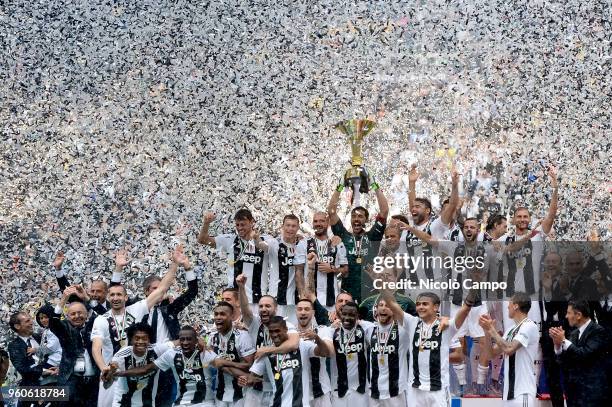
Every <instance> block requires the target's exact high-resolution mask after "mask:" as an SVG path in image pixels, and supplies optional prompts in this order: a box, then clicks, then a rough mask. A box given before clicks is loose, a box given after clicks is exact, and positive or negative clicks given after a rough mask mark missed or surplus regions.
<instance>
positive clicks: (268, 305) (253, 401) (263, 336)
mask: <svg viewBox="0 0 612 407" xmlns="http://www.w3.org/2000/svg"><path fill="white" fill-rule="evenodd" d="M246 282H247V277H246V276H245V275H243V274H241V275H239V276H238V277H237V278H236V283H237V284H238V287H239V296H240V308H241V310H242V322H243V323H244V325H245V326H246V327H247V329H248V331H249V335H250V336H251V340H252V341H253V342H254V343H255V349H256V350H257V351H256V354H255V360H258V359H261V358H263V357H264V356H267V355H269V354H272V353H282V352H289V351H293V350H296V349H297V348H298V346H299V341H300V336H299V335H298V333H297V331H296V330H295V327H294V326H293V325H292V324H289V334H288V339H287V341H285V342H284V343H283V344H282V345H281V346H279V347H277V346H274V343H273V342H272V338H271V336H270V331H269V329H268V325H269V323H270V320H271V319H272V318H273V317H274V316H276V300H275V299H274V297H272V296H269V295H264V296H263V297H262V298H260V299H259V304H258V305H259V313H258V315H254V314H253V312H252V311H251V308H250V307H249V303H248V299H247V296H246V290H245V284H246ZM271 396H272V384H271V382H270V381H269V380H264V381H263V383H256V384H255V385H254V386H253V388H250V389H248V391H247V392H246V395H245V403H244V405H245V407H258V406H262V405H266V402H267V401H268V400H269V399H268V397H271Z"/></svg>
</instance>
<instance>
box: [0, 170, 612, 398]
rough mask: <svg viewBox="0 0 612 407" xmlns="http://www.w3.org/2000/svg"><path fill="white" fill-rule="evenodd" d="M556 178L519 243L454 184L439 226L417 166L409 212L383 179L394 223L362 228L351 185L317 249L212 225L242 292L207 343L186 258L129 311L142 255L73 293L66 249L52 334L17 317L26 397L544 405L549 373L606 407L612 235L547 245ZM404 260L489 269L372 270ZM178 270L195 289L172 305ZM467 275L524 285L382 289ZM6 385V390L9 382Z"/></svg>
mask: <svg viewBox="0 0 612 407" xmlns="http://www.w3.org/2000/svg"><path fill="white" fill-rule="evenodd" d="M549 177H550V182H551V187H552V193H551V194H550V197H551V198H550V203H549V211H548V214H547V216H546V217H545V218H544V219H542V220H541V221H539V222H537V224H536V225H532V219H531V216H530V212H529V210H528V209H527V208H515V210H514V213H513V215H512V223H513V225H514V233H508V231H507V226H508V225H507V217H506V216H505V215H504V214H495V215H492V216H490V217H489V219H488V222H487V224H486V225H481V224H480V222H479V220H478V219H476V218H472V217H464V216H462V211H461V208H462V206H463V204H462V202H461V199H460V198H459V193H458V174H456V173H455V172H453V174H452V188H451V195H450V197H449V199H448V200H446V201H445V202H444V203H443V205H442V209H441V211H440V213H439V214H438V216H434V214H433V213H432V206H431V202H430V201H429V200H428V199H426V198H419V197H416V196H415V190H416V182H417V181H418V178H419V175H418V172H417V170H416V168H415V167H413V168H412V169H411V171H410V174H409V182H410V188H409V207H410V208H411V213H410V216H405V215H394V216H392V217H390V218H389V219H388V204H387V201H386V198H385V196H384V194H383V192H382V191H381V189H380V188H379V187H378V185H377V184H376V182H374V181H373V180H371V186H372V190H373V191H374V193H375V194H376V197H377V200H378V206H379V211H378V214H377V215H376V216H375V217H374V218H373V219H371V217H370V214H369V213H368V211H367V209H365V208H363V207H355V208H353V209H352V211H351V218H350V219H351V224H350V230H349V229H348V228H346V227H345V226H344V225H343V223H342V221H341V219H340V218H339V216H338V214H337V212H336V210H337V206H338V202H339V200H340V194H341V192H342V189H343V184H342V183H340V184H339V185H338V187H337V188H336V191H334V193H333V194H332V197H331V199H330V201H329V205H328V207H327V210H326V211H325V212H317V213H315V214H314V216H313V219H312V225H313V229H314V235H313V236H303V235H301V234H300V219H299V218H298V217H297V216H295V215H292V214H289V215H286V216H285V217H284V219H283V222H282V233H281V236H279V237H272V236H267V235H264V236H260V234H259V233H258V231H257V228H256V224H255V220H254V219H253V216H252V214H251V212H250V211H249V210H248V209H240V210H238V211H237V212H236V213H235V215H234V222H235V229H236V232H235V233H233V234H225V235H218V236H211V235H210V233H209V227H210V225H211V223H213V222H214V221H215V214H213V213H210V212H207V213H205V214H204V219H203V225H202V227H201V230H200V232H199V235H198V242H199V243H200V244H203V245H207V246H210V247H213V248H216V250H217V251H219V252H224V253H225V254H226V255H227V263H228V264H227V277H228V279H227V285H228V288H226V289H224V290H223V292H222V295H221V301H219V302H218V303H217V304H216V306H215V307H214V310H213V313H214V314H213V319H214V326H213V327H209V328H208V329H202V327H200V326H198V327H194V326H189V325H183V324H181V315H180V314H181V312H182V311H183V310H184V309H185V307H186V306H187V305H188V304H189V303H190V302H191V301H192V300H193V299H194V298H195V297H196V295H197V293H198V280H197V278H196V274H195V273H194V272H193V270H192V268H191V264H190V262H189V259H188V257H187V256H186V255H185V254H184V250H183V247H181V246H178V247H177V248H176V249H175V250H174V252H173V253H172V256H171V264H170V267H169V269H168V271H167V272H166V274H165V275H164V276H163V278H160V277H157V276H151V277H148V278H146V279H145V280H144V283H143V294H144V296H143V297H142V298H129V297H128V294H127V292H126V290H125V288H124V286H123V285H122V284H121V281H122V279H123V273H122V270H123V268H124V267H125V266H126V265H127V264H128V263H129V259H128V258H127V257H126V253H125V252H119V253H117V254H116V258H115V265H116V268H115V271H114V273H113V276H112V282H111V283H110V285H106V283H104V282H103V281H99V280H96V281H93V282H91V283H90V285H89V286H88V287H86V288H85V287H82V286H80V285H71V284H70V282H69V280H68V278H67V273H68V271H67V270H64V268H63V267H62V266H63V262H64V256H63V254H62V253H58V255H57V257H56V259H55V261H54V263H53V269H54V273H55V275H56V277H57V280H58V283H59V285H60V288H61V289H62V291H63V295H62V298H61V299H60V300H59V302H57V303H56V304H54V305H51V304H47V305H45V306H43V307H42V308H41V309H40V310H39V311H38V312H37V313H36V315H35V319H36V322H37V324H38V325H39V326H40V327H42V328H43V331H42V333H41V335H40V336H38V335H34V321H33V319H32V316H30V315H29V314H28V313H26V312H17V313H15V314H13V315H12V316H11V318H10V321H9V326H10V328H11V329H12V330H13V331H14V332H15V333H16V337H15V339H14V340H13V341H12V342H11V343H10V344H9V346H8V354H9V356H10V361H11V362H12V364H13V366H14V367H15V369H16V370H17V371H18V372H19V374H20V375H21V382H20V386H38V385H46V386H66V387H67V389H68V395H69V401H67V402H65V405H70V406H74V405H83V406H91V405H98V406H111V405H112V406H167V405H172V404H175V405H203V406H210V405H218V406H231V405H238V406H262V405H263V406H265V405H270V406H283V407H286V406H287V407H288V406H299V405H311V406H331V405H334V406H335V405H345V406H349V405H356V404H357V403H361V405H372V406H379V405H381V406H383V405H384V406H402V407H403V406H412V405H414V406H449V405H450V376H451V372H454V373H453V374H454V375H455V376H456V378H457V380H458V383H459V385H460V386H461V388H460V389H459V392H463V391H464V388H463V386H467V387H470V390H471V391H475V392H477V393H483V394H484V393H487V392H489V390H490V389H488V388H487V386H488V382H489V378H490V377H491V378H492V379H493V387H494V388H498V389H499V392H500V393H501V394H500V395H501V397H502V399H503V400H504V401H503V403H504V405H507V406H519V405H520V406H534V405H535V402H536V397H537V394H538V376H539V370H540V367H541V364H540V363H539V362H540V360H542V362H543V363H542V364H543V365H544V370H545V372H546V377H547V379H548V380H547V382H548V383H547V384H548V388H549V392H550V395H551V400H552V402H553V405H554V406H555V407H557V406H560V405H563V399H564V396H565V398H566V399H567V403H568V405H570V406H571V405H577V403H578V402H580V403H581V404H582V405H593V406H596V405H602V404H603V403H604V400H605V399H606V397H608V396H609V389H610V384H609V383H608V382H607V380H608V379H607V377H606V375H605V374H602V372H606V370H607V371H610V367H611V363H610V355H609V349H610V341H609V337H610V332H612V323H611V321H612V318H611V315H612V297H611V295H610V293H611V289H610V288H611V287H612V284H611V281H612V277H611V275H610V273H609V269H608V265H607V257H606V253H605V252H604V250H603V249H602V245H601V244H600V242H599V241H598V238H597V236H596V235H595V234H592V235H591V236H590V237H589V240H590V242H589V246H588V248H589V250H588V252H579V251H576V250H573V249H572V250H570V251H568V252H566V253H562V252H560V251H557V250H555V247H554V245H547V244H546V243H547V242H546V236H547V235H548V234H549V233H550V231H551V229H552V227H553V223H554V221H555V216H556V212H557V196H558V190H557V189H558V187H557V174H556V172H555V170H554V168H551V169H550V171H549ZM370 221H372V225H371V227H370V228H369V229H366V225H367V224H368V223H369V222H370ZM397 253H403V254H407V255H409V256H410V258H412V259H417V258H434V257H440V258H444V257H452V258H457V257H472V258H474V257H477V256H484V258H486V259H487V261H486V263H485V264H482V265H480V266H478V267H476V266H474V267H471V268H468V269H465V270H461V271H460V270H458V269H454V268H452V267H451V269H449V270H446V269H444V267H437V266H428V265H427V262H424V261H423V262H414V263H410V264H409V265H408V266H407V267H398V266H397V265H395V266H393V267H386V268H385V270H384V271H383V272H382V273H377V272H374V271H373V268H372V264H373V262H374V257H376V256H379V257H393V256H394V255H395V254H397ZM587 260H588V261H587ZM179 269H182V270H184V274H185V280H186V284H187V289H186V290H185V291H184V293H183V294H181V295H180V296H179V297H177V298H166V293H167V290H168V288H169V287H170V286H171V284H172V283H173V281H174V280H175V279H176V276H177V272H178V271H179ZM468 277H470V278H473V279H474V280H483V279H488V280H498V281H504V282H505V283H507V288H506V290H505V291H504V292H499V293H485V292H482V291H481V290H476V289H471V290H469V289H462V288H461V289H456V290H452V291H451V292H445V293H441V292H431V291H427V290H407V291H405V292H400V291H398V290H393V289H384V290H380V291H374V290H371V285H372V281H373V280H375V279H381V280H383V281H385V282H396V281H399V280H400V279H406V280H410V281H414V282H419V281H422V280H433V281H444V280H447V279H451V280H455V281H462V280H464V279H466V278H468ZM596 321H597V322H596ZM465 337H469V338H471V340H472V341H473V346H472V349H471V351H470V355H476V356H477V357H476V358H473V360H472V362H473V363H474V365H475V366H474V368H472V369H471V371H472V374H471V377H470V379H471V380H470V381H471V382H474V386H472V383H469V384H468V383H467V381H468V380H467V378H468V375H467V374H466V371H467V368H466V364H467V361H466V357H465V354H466V353H467V346H468V341H466V340H465ZM587 340H588V346H586V345H585V344H584V343H582V342H585V341H587ZM539 352H542V356H539ZM3 360H6V357H5V358H3ZM5 365H6V363H3V366H5ZM502 366H503V373H501V372H500V370H501V369H500V368H501V367H502ZM611 373H612V372H611ZM0 374H1V376H2V377H0V379H5V374H6V369H3V370H2V371H0ZM561 376H562V377H563V379H562V380H561ZM561 382H563V386H562V385H561ZM29 403H30V402H28V401H23V400H22V401H20V404H21V405H29ZM559 403H560V404H559Z"/></svg>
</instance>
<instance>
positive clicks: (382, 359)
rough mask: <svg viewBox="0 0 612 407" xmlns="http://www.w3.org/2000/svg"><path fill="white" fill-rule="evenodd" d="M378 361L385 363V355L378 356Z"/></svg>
mask: <svg viewBox="0 0 612 407" xmlns="http://www.w3.org/2000/svg"><path fill="white" fill-rule="evenodd" d="M378 363H380V364H381V365H384V364H385V357H384V356H381V357H380V358H378Z"/></svg>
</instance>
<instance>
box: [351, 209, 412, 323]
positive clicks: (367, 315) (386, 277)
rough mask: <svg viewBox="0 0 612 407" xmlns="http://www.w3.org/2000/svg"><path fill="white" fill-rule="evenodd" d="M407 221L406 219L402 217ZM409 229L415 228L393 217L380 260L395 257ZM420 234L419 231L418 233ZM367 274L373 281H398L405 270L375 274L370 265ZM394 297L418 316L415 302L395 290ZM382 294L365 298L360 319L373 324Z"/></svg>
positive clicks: (381, 248)
mask: <svg viewBox="0 0 612 407" xmlns="http://www.w3.org/2000/svg"><path fill="white" fill-rule="evenodd" d="M402 218H404V220H407V219H405V217H403V216H402ZM403 228H407V229H409V230H413V229H414V228H413V227H412V226H410V225H408V224H406V223H404V222H403V220H400V218H397V217H392V219H391V221H390V222H389V226H387V228H386V229H385V240H384V241H383V243H382V244H381V246H380V250H379V252H378V257H379V258H380V259H384V258H385V257H394V256H395V255H396V253H397V251H398V249H399V247H400V236H401V234H402V229H403ZM416 232H418V231H416ZM366 272H367V273H368V275H369V276H370V278H371V279H372V281H375V280H382V281H387V282H389V281H397V280H398V278H399V277H400V276H401V275H402V273H403V272H404V270H403V269H402V268H400V267H397V266H396V267H393V268H385V269H384V271H383V272H382V273H377V272H374V268H373V266H372V265H368V267H366ZM393 295H394V296H395V300H396V301H397V302H398V303H399V304H400V305H401V307H402V309H403V310H404V311H406V312H407V313H409V314H411V315H416V308H415V306H414V302H413V301H412V300H411V299H410V298H408V297H406V296H405V295H403V294H402V293H400V292H398V291H397V290H394V293H393ZM379 297H380V294H379V293H378V292H375V294H373V295H370V296H369V297H367V298H365V299H364V300H363V301H362V302H361V303H360V304H359V317H360V318H361V319H363V320H365V321H371V322H373V321H374V320H375V318H374V310H375V308H376V304H377V303H378V299H379Z"/></svg>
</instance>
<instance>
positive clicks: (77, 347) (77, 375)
mask: <svg viewBox="0 0 612 407" xmlns="http://www.w3.org/2000/svg"><path fill="white" fill-rule="evenodd" d="M85 295H86V294H85V290H84V289H83V288H82V287H80V286H74V287H68V288H67V289H66V290H64V295H63V297H62V301H61V302H60V304H59V305H58V306H57V307H56V308H55V310H54V311H55V312H54V314H53V315H52V316H51V318H50V319H49V329H50V330H51V332H53V333H54V334H55V336H57V338H58V339H59V341H60V344H61V345H62V350H63V351H62V360H61V361H60V365H59V375H58V380H57V382H58V385H60V386H67V387H68V395H69V401H68V402H66V403H64V404H63V405H65V406H66V407H68V406H83V407H86V406H92V405H95V404H96V402H97V400H98V378H99V374H100V372H99V370H98V369H97V366H96V364H95V363H93V362H92V359H91V340H90V335H91V329H92V327H93V323H94V320H95V319H96V316H97V314H95V313H90V312H88V310H87V307H86V306H85V304H84V303H83V302H80V301H72V302H70V303H69V304H68V307H67V310H66V319H65V320H62V319H61V313H62V310H63V309H64V305H65V304H66V302H68V301H70V300H73V299H74V297H75V296H76V297H79V298H80V299H83V298H84V297H85Z"/></svg>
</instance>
